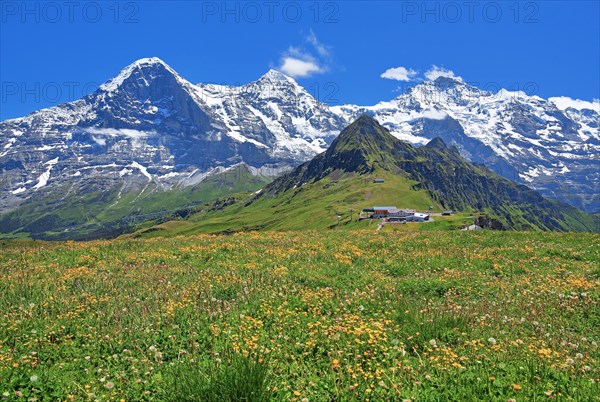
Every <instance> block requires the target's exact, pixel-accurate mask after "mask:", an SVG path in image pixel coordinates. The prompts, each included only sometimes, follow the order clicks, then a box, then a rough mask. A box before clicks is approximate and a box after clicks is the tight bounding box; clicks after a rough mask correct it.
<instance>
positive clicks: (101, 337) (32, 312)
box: [0, 231, 600, 402]
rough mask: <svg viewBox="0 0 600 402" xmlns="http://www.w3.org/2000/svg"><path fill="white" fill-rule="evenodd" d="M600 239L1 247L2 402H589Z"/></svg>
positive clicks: (197, 239)
mask: <svg viewBox="0 0 600 402" xmlns="http://www.w3.org/2000/svg"><path fill="white" fill-rule="evenodd" d="M599 244H600V236H599V235H597V234H564V233H531V232H530V233H516V232H492V231H488V232H476V233H475V232H456V231H454V232H448V231H446V232H436V233H432V232H430V233H425V232H421V233H398V232H392V231H381V232H374V231H350V232H342V231H303V232H260V233H259V232H253V233H245V234H236V235H233V236H211V235H199V236H192V237H176V238H171V239H165V238H161V239H152V240H127V241H94V242H87V243H74V242H67V243H44V242H39V241H37V242H31V241H29V242H23V241H20V242H16V241H14V242H0V316H1V317H2V320H1V323H0V395H1V396H0V398H1V399H2V400H8V401H13V400H38V401H42V400H52V401H67V400H102V401H109V400H114V401H119V400H126V401H138V400H148V401H150V400H152V401H223V400H245V399H243V398H251V397H252V396H254V399H251V400H269V399H270V400H275V401H302V400H304V399H305V398H306V399H308V400H310V401H333V400H338V401H350V400H406V399H410V400H414V401H425V402H427V401H461V402H463V401H475V400H485V401H491V402H494V401H501V402H506V401H510V400H517V401H532V400H548V399H556V400H560V401H562V400H565V401H567V400H573V401H586V402H587V401H600V398H599V395H600V393H599V392H598V391H599V389H598V379H599V378H600V371H599V367H600V365H599V360H600V351H599V349H598V343H599V342H600V336H599V334H598V327H599V326H600V315H599V314H598V311H600V306H599V304H598V303H599V301H600V270H599V269H598V259H599V258H600V249H599V247H598V245H599ZM258 396H260V397H262V398H258ZM236 398H237V399H236Z"/></svg>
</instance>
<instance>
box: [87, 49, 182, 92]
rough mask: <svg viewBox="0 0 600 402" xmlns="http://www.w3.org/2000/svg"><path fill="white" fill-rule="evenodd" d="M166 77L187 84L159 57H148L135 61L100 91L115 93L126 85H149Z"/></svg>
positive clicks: (101, 87)
mask: <svg viewBox="0 0 600 402" xmlns="http://www.w3.org/2000/svg"><path fill="white" fill-rule="evenodd" d="M164 76H171V77H173V78H175V79H176V80H177V81H179V82H181V83H186V82H187V81H185V80H184V79H183V78H181V76H180V75H179V74H177V72H176V71H175V70H173V69H172V68H171V67H170V66H169V65H168V64H167V63H165V62H164V61H162V60H161V59H159V58H158V57H148V58H143V59H139V60H136V61H134V62H133V63H131V64H130V65H128V66H127V67H125V68H124V69H123V70H121V72H120V73H119V74H118V75H117V76H116V77H114V78H112V79H110V80H108V81H107V82H105V83H104V84H102V85H101V86H100V87H99V88H98V89H99V90H100V91H104V92H114V91H117V90H118V89H119V88H120V87H122V86H123V85H124V84H132V85H136V84H137V85H149V82H150V81H152V80H154V79H157V78H161V77H164Z"/></svg>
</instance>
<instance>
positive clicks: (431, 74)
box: [425, 65, 463, 81]
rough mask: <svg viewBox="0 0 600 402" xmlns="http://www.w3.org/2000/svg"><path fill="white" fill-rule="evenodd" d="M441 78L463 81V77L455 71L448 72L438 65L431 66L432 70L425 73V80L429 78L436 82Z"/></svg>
mask: <svg viewBox="0 0 600 402" xmlns="http://www.w3.org/2000/svg"><path fill="white" fill-rule="evenodd" d="M439 77H448V78H454V79H456V80H460V81H462V80H463V79H462V77H459V76H457V75H455V74H454V71H452V70H447V69H445V68H443V67H438V66H436V65H433V66H431V68H430V69H429V70H428V71H427V72H426V73H425V78H427V79H428V80H430V81H435V80H436V79H437V78H439Z"/></svg>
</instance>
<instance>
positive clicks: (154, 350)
mask: <svg viewBox="0 0 600 402" xmlns="http://www.w3.org/2000/svg"><path fill="white" fill-rule="evenodd" d="M148 350H149V351H150V352H156V346H154V345H152V346H150V348H148Z"/></svg>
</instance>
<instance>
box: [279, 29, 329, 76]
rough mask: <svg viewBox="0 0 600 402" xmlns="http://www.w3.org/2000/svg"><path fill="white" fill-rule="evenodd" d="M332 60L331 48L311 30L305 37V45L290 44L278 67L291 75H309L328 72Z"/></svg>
mask: <svg viewBox="0 0 600 402" xmlns="http://www.w3.org/2000/svg"><path fill="white" fill-rule="evenodd" d="M331 61H332V57H331V48H330V47H329V46H327V45H325V44H323V43H321V42H320V41H319V39H318V38H317V35H315V33H314V32H313V31H312V30H311V31H310V32H309V34H308V35H307V36H306V37H305V38H304V46H290V47H289V48H288V49H287V50H286V51H285V53H283V55H282V56H281V59H280V61H279V66H277V67H276V69H277V70H279V71H281V72H282V73H284V74H286V75H289V76H290V77H294V78H296V77H308V76H310V75H313V74H320V73H324V72H326V71H327V70H328V69H329V65H330V64H331Z"/></svg>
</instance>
